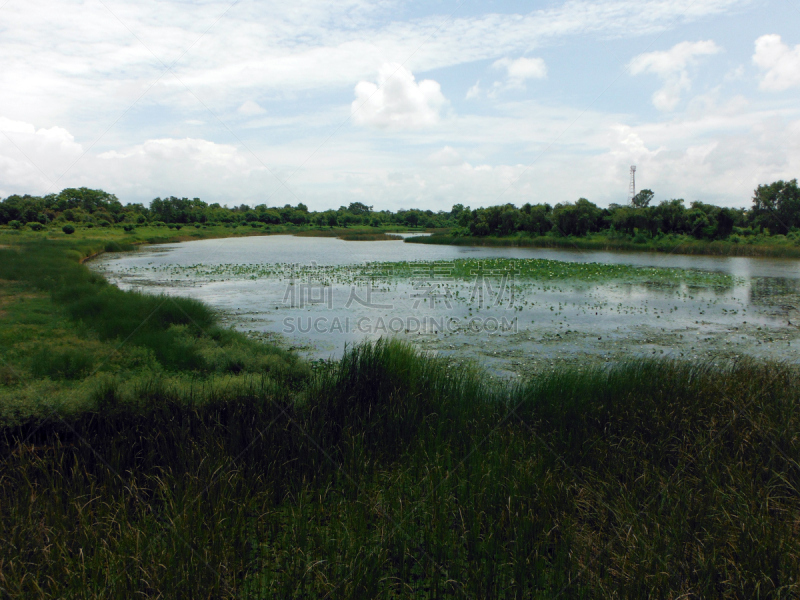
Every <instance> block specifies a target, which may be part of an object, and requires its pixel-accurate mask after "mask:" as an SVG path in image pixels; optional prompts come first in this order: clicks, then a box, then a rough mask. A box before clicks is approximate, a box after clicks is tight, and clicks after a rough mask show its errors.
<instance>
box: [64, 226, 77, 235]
mask: <svg viewBox="0 0 800 600" xmlns="http://www.w3.org/2000/svg"><path fill="white" fill-rule="evenodd" d="M61 231H63V232H64V233H66V234H67V235H70V234H73V233H75V228H74V227H73V226H72V225H64V226H63V227H62V228H61Z"/></svg>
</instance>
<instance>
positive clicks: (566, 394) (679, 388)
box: [0, 342, 800, 598]
mask: <svg viewBox="0 0 800 600" xmlns="http://www.w3.org/2000/svg"><path fill="white" fill-rule="evenodd" d="M798 384H800V374H799V373H798V372H797V371H796V370H794V369H792V368H789V367H785V366H779V365H757V364H754V363H738V364H730V365H727V366H725V367H723V368H712V367H710V366H708V365H689V364H686V363H672V362H649V361H642V362H635V363H628V364H623V365H617V366H615V367H612V368H610V369H600V368H598V369H593V370H589V371H579V370H576V369H565V370H561V371H558V372H556V373H553V374H549V375H544V376H541V377H539V378H537V379H535V380H533V381H531V382H529V383H527V384H524V385H505V384H497V383H490V382H489V381H488V380H487V379H486V378H485V377H483V376H482V375H481V373H480V372H475V371H472V370H469V369H462V370H458V371H453V370H452V369H450V368H449V367H448V365H447V364H446V363H444V362H442V361H440V360H438V359H435V358H431V357H427V356H423V355H421V354H419V353H417V352H415V351H413V350H412V349H410V348H409V347H407V346H403V345H400V344H397V343H383V342H381V343H378V344H375V345H363V346H360V347H357V348H355V349H352V350H351V351H350V352H348V353H347V354H346V355H345V357H344V358H343V360H342V361H340V362H338V363H332V364H329V365H328V366H327V367H326V368H324V369H321V370H320V371H319V372H318V373H317V374H316V375H315V376H314V377H313V378H312V380H311V381H310V382H309V383H308V386H307V387H306V388H305V389H303V390H302V391H300V392H299V393H292V392H290V391H289V390H288V389H287V388H286V387H285V386H283V385H281V384H278V383H275V382H274V381H272V380H269V379H266V378H265V379H262V380H252V379H251V380H250V383H249V384H248V385H240V386H232V387H230V388H228V389H225V388H214V389H207V388H203V387H202V386H197V387H191V386H190V387H186V386H179V387H170V386H168V385H164V384H163V383H160V382H159V380H151V381H147V382H144V383H143V384H142V385H141V386H140V388H139V390H138V391H137V393H136V395H135V396H134V397H131V398H129V399H127V400H125V401H123V400H121V399H120V398H119V397H117V396H118V394H117V390H115V386H114V384H113V383H110V384H108V385H107V386H106V387H104V388H102V389H98V392H97V401H98V403H99V404H98V406H101V408H98V409H97V410H96V411H93V412H90V413H85V414H79V415H72V416H69V417H64V419H63V420H61V419H59V418H53V419H49V420H46V421H37V420H35V419H33V420H30V421H28V422H25V423H20V424H17V425H16V426H13V427H6V428H5V429H3V430H2V433H1V436H0V437H1V439H2V445H1V446H0V460H2V461H3V462H2V463H0V464H2V466H0V483H2V485H0V566H2V568H0V587H1V588H2V589H3V590H4V592H5V593H6V594H8V595H10V596H14V597H24V596H31V597H32V596H39V595H44V596H58V597H72V596H81V597H94V596H104V597H123V596H124V597H131V596H134V595H137V594H141V595H163V596H165V597H179V596H180V597H254V598H255V597H259V598H262V597H286V598H289V597H325V596H326V595H328V597H336V598H376V597H381V598H390V597H415V598H416V597H419V598H444V597H454V598H457V597H459V598H460V597H470V598H478V597H480V598H550V597H554V596H556V595H558V594H561V595H563V596H564V597H598V596H619V597H637V598H638V597H661V598H674V597H678V596H686V597H689V596H696V597H742V598H744V597H755V596H756V595H758V596H759V597H765V598H778V597H796V596H797V594H798V592H799V591H800V590H798V582H797V579H796V577H797V573H798V572H800V536H798V526H800V521H798V517H797V515H798V514H800V498H798V491H797V490H798V485H800V470H798V468H797V461H798V458H800V448H798V441H797V431H798V425H800V417H798V411H797V406H798V399H799V398H798V396H799V395H800V392H798V390H800V385H798ZM22 440H27V441H25V443H23V444H22V445H18V443H19V442H21V441H22Z"/></svg>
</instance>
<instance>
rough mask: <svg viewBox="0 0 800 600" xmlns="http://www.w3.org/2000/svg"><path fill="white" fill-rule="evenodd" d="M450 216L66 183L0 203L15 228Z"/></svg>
mask: <svg viewBox="0 0 800 600" xmlns="http://www.w3.org/2000/svg"><path fill="white" fill-rule="evenodd" d="M452 217H453V215H452V214H451V213H448V212H443V211H439V212H438V213H434V212H433V211H431V210H417V209H412V210H399V211H397V212H396V213H392V212H390V211H387V210H384V211H373V210H372V207H371V206H367V205H365V204H362V203H361V202H352V203H350V205H349V206H342V207H340V208H339V209H338V210H326V211H321V212H312V211H309V210H308V207H307V206H306V205H305V204H303V203H298V205H297V206H291V205H289V204H287V205H286V206H283V207H268V206H267V205H266V204H259V205H257V206H252V207H251V206H248V205H247V204H242V205H240V206H236V207H233V208H228V207H225V206H221V205H219V204H208V203H206V202H203V201H202V200H200V198H192V199H191V200H190V199H189V198H176V197H174V196H171V197H169V198H155V199H154V200H153V201H152V202H150V206H149V207H146V206H144V205H142V204H127V205H123V204H122V203H121V202H120V201H119V200H118V199H117V197H116V196H115V195H114V194H109V193H108V192H104V191H103V190H90V189H88V188H80V189H75V188H67V189H65V190H62V191H61V192H60V193H59V194H48V195H47V196H31V195H28V194H26V195H24V196H19V195H12V196H9V197H8V198H6V199H5V200H3V201H2V202H0V224H3V225H5V224H8V225H11V226H12V227H13V226H14V224H17V227H20V226H22V225H25V224H31V223H41V224H47V223H50V222H57V223H63V222H75V223H84V224H87V225H88V224H91V225H97V226H101V227H104V226H105V227H107V226H110V225H113V224H116V223H125V224H131V225H142V224H146V223H150V224H155V225H168V226H172V227H175V226H181V225H186V224H194V223H209V224H211V223H216V224H230V225H234V224H235V225H251V226H255V227H259V226H264V225H309V226H318V227H319V226H322V227H348V226H352V225H372V226H374V227H385V226H402V227H428V228H436V227H448V226H451V225H453V218H452Z"/></svg>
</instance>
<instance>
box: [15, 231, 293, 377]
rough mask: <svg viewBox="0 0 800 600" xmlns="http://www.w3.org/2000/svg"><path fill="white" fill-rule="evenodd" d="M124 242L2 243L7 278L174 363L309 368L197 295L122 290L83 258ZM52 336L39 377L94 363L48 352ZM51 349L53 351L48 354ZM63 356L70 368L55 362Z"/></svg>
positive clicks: (210, 367)
mask: <svg viewBox="0 0 800 600" xmlns="http://www.w3.org/2000/svg"><path fill="white" fill-rule="evenodd" d="M118 247H119V245H118V244H117V243H116V242H105V241H103V240H94V241H91V240H81V241H78V242H70V241H63V242H59V241H51V240H41V241H36V242H29V243H21V244H18V245H16V246H14V247H8V248H0V279H4V280H10V281H20V282H24V283H26V284H28V285H30V286H32V287H34V288H36V289H39V290H41V291H45V292H48V293H49V294H50V296H51V297H52V299H53V301H54V302H55V304H56V305H57V306H58V307H60V310H62V311H63V312H64V313H65V314H66V315H67V316H68V317H69V318H70V319H71V320H72V322H73V323H74V324H75V326H76V327H81V328H84V329H87V330H90V331H92V332H93V335H94V336H96V337H98V338H99V339H100V340H106V341H111V342H115V344H116V345H122V344H124V345H128V346H141V347H144V348H147V349H149V350H150V351H152V353H153V355H154V356H155V359H156V360H157V361H158V363H159V364H160V366H161V367H163V368H165V369H168V370H173V371H186V370H189V371H198V372H209V371H231V372H234V373H238V372H240V371H242V370H247V369H250V368H252V369H259V370H261V371H262V372H263V371H264V370H269V369H270V368H273V370H276V371H283V372H287V373H288V372H289V371H291V370H292V369H295V370H296V371H297V372H296V373H295V374H293V375H292V376H293V377H298V376H300V375H301V374H302V372H303V371H304V367H302V366H301V365H300V363H299V360H298V359H297V357H296V356H294V355H292V354H290V353H288V352H285V351H282V350H279V349H278V348H274V347H270V346H266V345H263V344H258V343H256V342H254V341H251V340H248V339H246V338H245V337H244V336H242V335H240V334H236V333H233V332H230V331H226V330H224V329H222V328H220V327H218V326H217V324H216V322H217V319H216V316H215V314H214V313H213V312H212V311H211V309H210V308H209V307H208V306H206V305H205V304H203V303H201V302H199V301H197V300H192V299H189V298H181V297H175V296H167V295H151V294H144V293H140V292H133V291H122V290H120V289H119V288H117V287H115V286H111V285H108V283H107V282H106V281H105V279H104V278H103V277H102V276H100V275H98V274H96V273H93V272H92V271H90V270H89V269H88V268H87V267H86V266H84V265H83V264H81V260H82V259H83V258H84V257H86V256H91V255H93V254H95V253H97V252H101V251H104V250H108V249H109V248H110V249H111V250H117V249H118ZM119 248H121V247H119ZM53 342H55V343H57V340H42V345H41V348H42V349H41V352H39V353H38V354H37V355H36V356H34V357H33V359H32V364H33V367H32V369H33V372H34V374H35V375H36V376H45V375H47V376H58V375H59V373H61V372H63V373H67V372H69V373H75V375H74V376H75V377H77V376H78V375H77V374H78V373H83V372H84V371H86V370H88V366H89V365H88V363H87V362H86V360H83V362H82V363H81V365H83V366H81V367H80V368H77V367H75V366H70V365H68V364H67V363H70V361H72V362H73V363H74V362H75V361H76V360H82V359H79V358H77V357H73V358H65V357H66V355H64V354H63V353H62V355H59V354H58V353H57V352H55V353H52V352H50V351H48V350H47V349H46V346H47V344H48V343H51V344H52V343H53ZM48 353H51V354H53V355H52V356H51V357H49V358H47V357H45V355H46V354H48ZM73 354H74V352H73ZM59 356H61V358H59ZM48 361H49V362H48ZM59 361H60V362H59ZM56 363H59V364H62V366H63V368H62V367H59V366H53V365H56ZM76 364H77V363H76ZM48 365H49V366H48ZM63 376H65V377H73V375H69V374H65V375H63Z"/></svg>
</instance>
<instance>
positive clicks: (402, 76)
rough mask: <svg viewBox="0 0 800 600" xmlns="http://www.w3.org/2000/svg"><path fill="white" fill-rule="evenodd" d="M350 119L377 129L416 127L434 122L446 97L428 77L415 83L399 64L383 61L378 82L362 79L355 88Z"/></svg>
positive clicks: (412, 77)
mask: <svg viewBox="0 0 800 600" xmlns="http://www.w3.org/2000/svg"><path fill="white" fill-rule="evenodd" d="M355 93H356V99H355V100H353V104H352V105H351V110H352V113H353V121H354V122H356V123H358V124H360V125H370V126H373V127H378V128H382V129H384V128H392V129H416V128H420V127H426V126H430V125H434V124H436V123H437V122H438V121H439V111H440V110H441V108H442V106H444V105H445V103H446V102H447V100H445V97H444V96H443V95H442V90H441V87H440V86H439V84H438V83H437V82H435V81H433V80H431V79H425V80H423V81H420V82H419V83H417V82H416V80H415V79H414V75H413V74H412V73H411V72H410V71H409V70H408V69H406V68H405V67H403V66H402V65H399V64H396V63H386V64H384V65H383V66H382V67H381V68H380V70H379V71H378V84H377V85H375V84H374V83H372V82H369V81H361V82H359V83H358V85H356V88H355Z"/></svg>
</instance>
